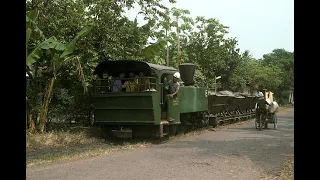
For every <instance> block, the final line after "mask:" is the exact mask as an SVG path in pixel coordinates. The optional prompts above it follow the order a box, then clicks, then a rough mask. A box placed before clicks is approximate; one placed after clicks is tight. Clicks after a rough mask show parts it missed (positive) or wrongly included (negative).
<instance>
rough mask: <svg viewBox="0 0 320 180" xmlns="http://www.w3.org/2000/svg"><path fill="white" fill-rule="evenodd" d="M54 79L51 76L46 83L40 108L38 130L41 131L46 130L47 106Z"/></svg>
mask: <svg viewBox="0 0 320 180" xmlns="http://www.w3.org/2000/svg"><path fill="white" fill-rule="evenodd" d="M54 81H55V77H52V78H51V80H50V81H49V83H48V86H47V90H46V94H45V97H44V100H43V103H42V109H41V112H40V132H41V133H43V132H44V131H45V130H46V122H47V114H48V107H49V104H50V101H51V95H52V89H53V84H54Z"/></svg>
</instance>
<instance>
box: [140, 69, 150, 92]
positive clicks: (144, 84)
mask: <svg viewBox="0 0 320 180" xmlns="http://www.w3.org/2000/svg"><path fill="white" fill-rule="evenodd" d="M139 77H140V78H139V79H138V86H139V91H145V90H147V89H149V79H148V78H147V77H146V76H145V75H144V73H143V72H140V73H139Z"/></svg>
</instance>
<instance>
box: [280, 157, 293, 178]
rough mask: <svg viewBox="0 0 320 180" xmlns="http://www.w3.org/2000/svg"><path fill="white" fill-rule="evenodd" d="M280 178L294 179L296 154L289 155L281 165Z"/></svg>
mask: <svg viewBox="0 0 320 180" xmlns="http://www.w3.org/2000/svg"><path fill="white" fill-rule="evenodd" d="M277 179H278V180H293V179H294V156H289V157H287V158H286V159H285V160H284V162H283V163H282V165H281V166H280V172H279V176H278V178H277Z"/></svg>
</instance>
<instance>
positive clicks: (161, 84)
mask: <svg viewBox="0 0 320 180" xmlns="http://www.w3.org/2000/svg"><path fill="white" fill-rule="evenodd" d="M159 86H160V91H161V93H160V96H161V97H160V98H161V101H160V104H161V105H162V104H163V83H159Z"/></svg>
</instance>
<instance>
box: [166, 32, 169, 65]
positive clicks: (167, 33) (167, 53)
mask: <svg viewBox="0 0 320 180" xmlns="http://www.w3.org/2000/svg"><path fill="white" fill-rule="evenodd" d="M166 39H167V66H169V45H168V30H167V29H166Z"/></svg>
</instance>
